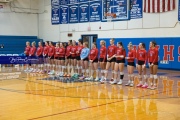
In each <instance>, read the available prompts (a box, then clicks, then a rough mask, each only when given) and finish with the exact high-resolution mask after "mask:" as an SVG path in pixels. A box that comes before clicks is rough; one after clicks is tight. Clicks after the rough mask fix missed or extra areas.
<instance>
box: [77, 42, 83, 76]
mask: <svg viewBox="0 0 180 120" xmlns="http://www.w3.org/2000/svg"><path fill="white" fill-rule="evenodd" d="M82 49H83V45H82V41H81V40H79V42H78V46H77V51H76V60H77V69H78V75H82V70H81V69H82V66H81V57H80V54H81V51H82Z"/></svg>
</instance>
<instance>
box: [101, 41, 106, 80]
mask: <svg viewBox="0 0 180 120" xmlns="http://www.w3.org/2000/svg"><path fill="white" fill-rule="evenodd" d="M100 45H101V48H100V55H99V62H100V68H101V80H100V81H102V80H103V79H104V70H105V66H106V62H107V59H106V56H107V50H106V45H105V41H104V40H101V41H100Z"/></svg>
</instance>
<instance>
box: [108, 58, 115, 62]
mask: <svg viewBox="0 0 180 120" xmlns="http://www.w3.org/2000/svg"><path fill="white" fill-rule="evenodd" d="M107 62H110V63H111V62H116V58H112V59H111V60H110V61H108V60H107Z"/></svg>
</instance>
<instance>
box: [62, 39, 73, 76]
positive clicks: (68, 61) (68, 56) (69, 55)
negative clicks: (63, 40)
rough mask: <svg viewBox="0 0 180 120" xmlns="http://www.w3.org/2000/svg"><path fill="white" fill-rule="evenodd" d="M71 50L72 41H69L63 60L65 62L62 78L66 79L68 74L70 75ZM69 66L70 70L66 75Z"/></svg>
mask: <svg viewBox="0 0 180 120" xmlns="http://www.w3.org/2000/svg"><path fill="white" fill-rule="evenodd" d="M71 48H72V40H69V41H68V46H67V48H66V55H65V58H66V62H65V71H66V72H65V74H64V76H65V77H66V76H67V77H69V76H70V73H71V54H70V52H71ZM68 65H69V67H70V70H69V73H68V69H67V66H68Z"/></svg>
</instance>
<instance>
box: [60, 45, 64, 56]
mask: <svg viewBox="0 0 180 120" xmlns="http://www.w3.org/2000/svg"><path fill="white" fill-rule="evenodd" d="M59 57H65V48H64V47H62V48H59Z"/></svg>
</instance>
